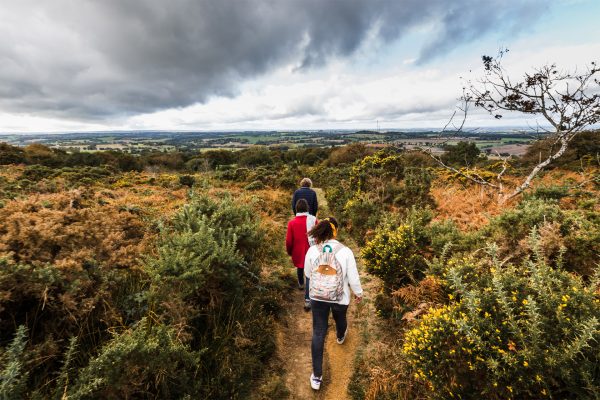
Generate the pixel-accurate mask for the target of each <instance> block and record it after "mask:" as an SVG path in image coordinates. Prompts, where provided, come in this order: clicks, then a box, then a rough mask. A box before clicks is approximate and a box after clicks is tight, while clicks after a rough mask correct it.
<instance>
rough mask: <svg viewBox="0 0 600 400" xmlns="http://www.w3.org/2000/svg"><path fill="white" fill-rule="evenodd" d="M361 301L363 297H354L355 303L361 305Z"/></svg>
mask: <svg viewBox="0 0 600 400" xmlns="http://www.w3.org/2000/svg"><path fill="white" fill-rule="evenodd" d="M361 300H362V296H357V295H354V301H355V302H357V303H360V302H361Z"/></svg>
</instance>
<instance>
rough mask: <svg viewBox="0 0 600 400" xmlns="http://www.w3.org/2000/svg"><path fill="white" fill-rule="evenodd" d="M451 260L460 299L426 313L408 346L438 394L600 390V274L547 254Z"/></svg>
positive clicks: (450, 277)
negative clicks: (594, 276) (589, 274)
mask: <svg viewBox="0 0 600 400" xmlns="http://www.w3.org/2000/svg"><path fill="white" fill-rule="evenodd" d="M448 264H454V266H453V265H450V266H449V267H448V269H447V273H446V276H445V277H444V278H445V279H446V280H447V282H448V285H449V288H450V289H451V290H452V294H450V295H449V296H450V298H451V299H452V300H454V301H453V302H452V303H451V304H450V305H447V306H441V307H438V308H435V309H433V310H431V311H430V312H429V313H428V314H427V315H426V316H425V317H423V318H422V320H421V321H420V323H419V324H418V325H417V326H416V327H414V328H413V329H411V330H410V331H408V332H407V333H406V336H405V343H404V346H403V351H404V355H405V356H406V357H407V359H408V360H409V362H410V363H411V365H412V366H413V373H414V375H415V377H416V378H417V379H418V380H420V381H423V382H425V383H426V384H427V385H428V387H429V388H430V390H431V396H432V397H437V398H449V397H454V398H489V399H500V398H518V399H539V398H544V397H548V398H581V399H583V398H589V399H593V398H598V396H600V371H599V369H598V363H599V362H600V307H599V305H600V304H599V303H600V299H599V297H598V293H597V292H596V290H597V289H598V286H597V285H598V280H596V281H594V282H593V283H592V284H588V285H586V284H584V282H583V281H582V280H581V279H580V278H578V277H577V276H575V275H572V274H570V273H567V272H565V271H564V270H562V269H554V268H551V267H550V266H548V265H547V264H546V263H545V262H544V258H543V257H542V256H541V255H540V254H538V256H537V257H535V258H533V259H530V260H527V261H526V262H524V264H523V265H522V266H520V267H518V266H515V265H512V264H511V265H503V264H502V263H501V262H500V261H498V260H497V259H496V258H495V257H494V256H493V255H492V256H490V257H484V258H483V259H481V260H480V261H479V262H478V263H474V261H473V259H471V260H463V259H451V260H450V261H448ZM465 264H468V265H467V266H466V268H465ZM465 271H472V272H473V275H472V276H470V277H467V278H465V277H464V272H465Z"/></svg>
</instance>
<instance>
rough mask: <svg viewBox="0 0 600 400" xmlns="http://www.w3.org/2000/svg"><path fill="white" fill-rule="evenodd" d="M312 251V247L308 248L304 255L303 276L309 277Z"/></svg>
mask: <svg viewBox="0 0 600 400" xmlns="http://www.w3.org/2000/svg"><path fill="white" fill-rule="evenodd" d="M312 253H313V247H311V248H310V249H308V251H307V252H306V256H304V276H306V277H307V278H309V279H310V272H311V269H312V262H311V257H312Z"/></svg>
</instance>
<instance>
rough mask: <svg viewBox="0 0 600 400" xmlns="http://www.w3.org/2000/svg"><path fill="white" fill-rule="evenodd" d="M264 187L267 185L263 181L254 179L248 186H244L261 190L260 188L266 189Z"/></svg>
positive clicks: (247, 188)
mask: <svg viewBox="0 0 600 400" xmlns="http://www.w3.org/2000/svg"><path fill="white" fill-rule="evenodd" d="M264 188H265V185H264V183H262V182H261V181H253V182H251V183H249V184H247V185H246V186H244V189H245V190H260V189H264Z"/></svg>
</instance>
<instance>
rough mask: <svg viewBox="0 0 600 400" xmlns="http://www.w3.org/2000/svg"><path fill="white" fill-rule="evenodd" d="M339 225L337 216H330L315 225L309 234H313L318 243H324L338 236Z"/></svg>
mask: <svg viewBox="0 0 600 400" xmlns="http://www.w3.org/2000/svg"><path fill="white" fill-rule="evenodd" d="M332 225H333V226H332ZM338 226H339V224H338V222H337V220H336V219H335V218H333V217H328V218H325V219H324V220H321V221H320V222H319V223H318V224H317V225H315V226H314V227H313V228H312V229H311V230H310V231H309V232H308V235H309V236H312V238H313V239H315V241H316V242H317V243H323V242H326V241H328V240H329V239H333V238H334V237H336V236H337V229H338Z"/></svg>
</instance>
